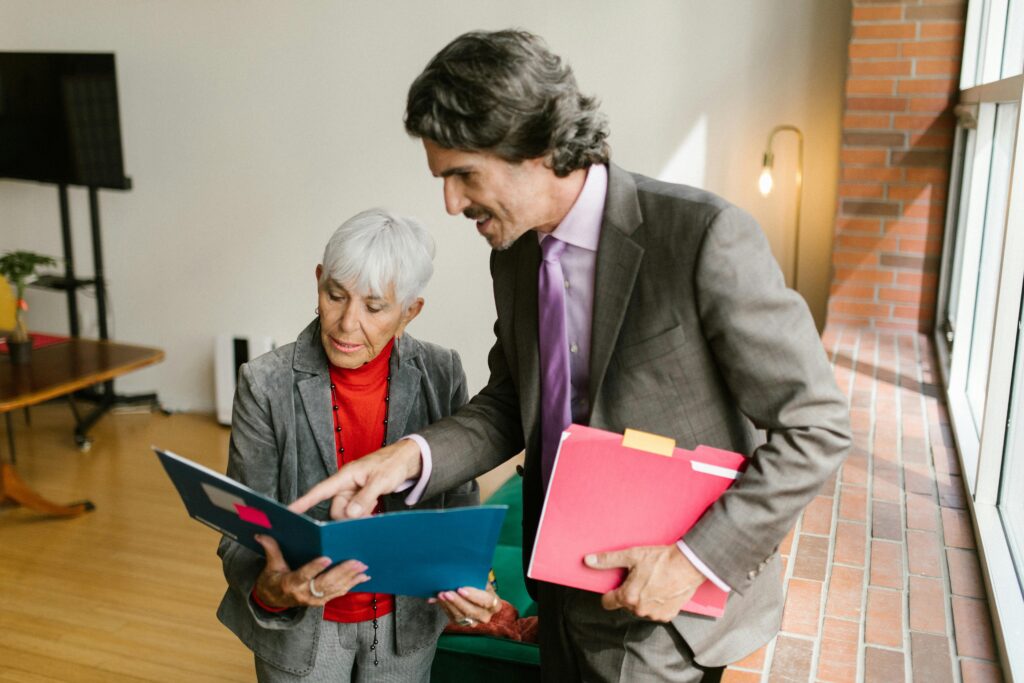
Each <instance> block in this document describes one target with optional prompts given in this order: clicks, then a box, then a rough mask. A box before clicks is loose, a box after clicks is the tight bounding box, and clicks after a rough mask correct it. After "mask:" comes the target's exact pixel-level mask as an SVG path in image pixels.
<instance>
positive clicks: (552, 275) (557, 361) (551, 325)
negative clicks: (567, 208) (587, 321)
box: [537, 236, 572, 488]
mask: <svg viewBox="0 0 1024 683" xmlns="http://www.w3.org/2000/svg"><path fill="white" fill-rule="evenodd" d="M565 246H566V244H565V242H563V241H561V240H558V239H555V238H554V237H551V236H548V237H547V238H545V240H544V241H543V242H542V243H541V246H540V249H541V257H542V258H543V260H542V261H541V264H540V272H539V274H538V278H537V314H538V320H537V324H538V331H539V341H540V443H541V449H540V463H541V476H542V477H543V484H544V487H545V488H547V484H548V479H549V478H550V477H551V469H552V467H554V464H555V454H556V453H557V452H558V444H559V441H560V440H561V436H562V432H563V431H564V430H565V428H566V427H568V426H569V423H570V422H572V414H571V412H570V409H569V342H568V340H567V338H566V334H565V276H564V275H563V274H562V264H561V263H560V262H559V259H560V258H561V257H562V252H563V251H565Z"/></svg>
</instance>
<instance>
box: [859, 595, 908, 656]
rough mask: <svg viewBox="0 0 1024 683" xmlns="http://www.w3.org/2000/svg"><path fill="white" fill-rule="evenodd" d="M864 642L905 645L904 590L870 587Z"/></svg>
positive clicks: (896, 645)
mask: <svg viewBox="0 0 1024 683" xmlns="http://www.w3.org/2000/svg"><path fill="white" fill-rule="evenodd" d="M867 611H868V615H867V620H866V623H865V624H864V642H866V643H870V644H871V645H886V646H888V647H903V591H894V590H888V589H885V588H869V589H868V610H867Z"/></svg>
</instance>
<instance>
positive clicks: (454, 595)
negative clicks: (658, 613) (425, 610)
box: [428, 583, 502, 626]
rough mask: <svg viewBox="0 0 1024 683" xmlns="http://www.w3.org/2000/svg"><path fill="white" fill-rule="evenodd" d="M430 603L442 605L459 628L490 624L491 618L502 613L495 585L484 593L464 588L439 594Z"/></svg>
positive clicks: (489, 585) (488, 585) (490, 586)
mask: <svg viewBox="0 0 1024 683" xmlns="http://www.w3.org/2000/svg"><path fill="white" fill-rule="evenodd" d="M428 602H430V603H436V604H438V605H440V606H441V609H443V610H444V611H445V613H447V614H448V618H449V619H450V620H451V621H452V623H453V624H458V625H459V626H475V625H476V624H486V623H488V622H489V621H490V620H491V617H493V616H494V615H495V614H497V613H498V612H500V611H501V604H502V603H501V598H499V597H498V594H497V592H496V591H495V590H494V585H493V584H490V583H488V584H487V590H484V591H482V590H480V589H479V588H469V587H464V588H460V589H458V590H455V591H444V592H442V593H438V594H437V597H436V598H430V600H428Z"/></svg>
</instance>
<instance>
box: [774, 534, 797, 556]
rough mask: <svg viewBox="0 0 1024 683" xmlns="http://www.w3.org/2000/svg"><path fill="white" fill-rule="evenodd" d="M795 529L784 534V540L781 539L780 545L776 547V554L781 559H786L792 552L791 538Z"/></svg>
mask: <svg viewBox="0 0 1024 683" xmlns="http://www.w3.org/2000/svg"><path fill="white" fill-rule="evenodd" d="M796 533H797V529H796V528H791V529H790V532H788V533H786V535H785V538H784V539H782V543H780V544H779V546H778V554H779V555H781V556H782V557H786V556H787V555H788V554H790V552H791V551H792V550H793V538H794V536H796Z"/></svg>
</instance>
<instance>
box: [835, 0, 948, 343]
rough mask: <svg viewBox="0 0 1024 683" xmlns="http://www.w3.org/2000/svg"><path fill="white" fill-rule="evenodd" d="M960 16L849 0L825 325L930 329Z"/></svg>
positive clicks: (931, 4) (929, 4)
mask: <svg viewBox="0 0 1024 683" xmlns="http://www.w3.org/2000/svg"><path fill="white" fill-rule="evenodd" d="M965 12H966V5H965V3H964V2H963V1H957V0H938V1H936V0H907V1H905V2H899V1H898V0H882V1H879V0H853V14H852V21H853V28H852V31H851V37H850V47H849V62H848V70H847V80H846V104H845V106H844V109H843V141H842V152H841V155H840V182H839V202H838V203H839V207H838V213H837V217H836V226H835V244H834V247H833V254H832V266H833V276H832V286H831V297H830V299H829V306H828V322H829V324H852V325H863V326H868V327H872V328H877V329H897V330H899V329H902V330H919V331H922V332H927V331H930V330H931V329H932V327H933V325H934V318H935V310H934V309H935V292H936V289H937V284H938V270H939V254H940V251H941V249H942V229H943V221H944V217H945V207H946V194H947V187H948V184H949V164H950V150H951V148H952V145H953V130H954V117H953V114H952V108H953V105H954V104H955V101H956V96H957V91H958V83H959V75H960V56H961V53H962V50H963V34H964V16H965Z"/></svg>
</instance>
